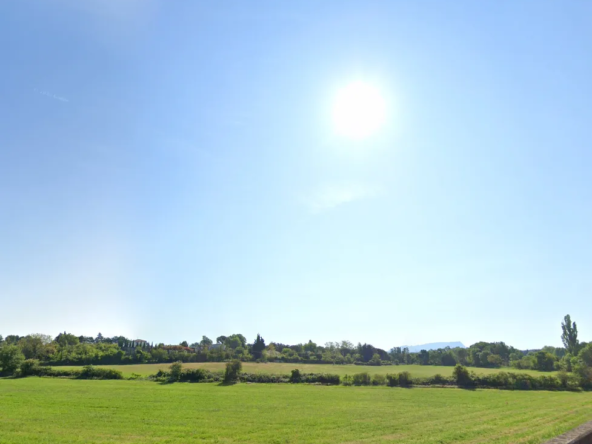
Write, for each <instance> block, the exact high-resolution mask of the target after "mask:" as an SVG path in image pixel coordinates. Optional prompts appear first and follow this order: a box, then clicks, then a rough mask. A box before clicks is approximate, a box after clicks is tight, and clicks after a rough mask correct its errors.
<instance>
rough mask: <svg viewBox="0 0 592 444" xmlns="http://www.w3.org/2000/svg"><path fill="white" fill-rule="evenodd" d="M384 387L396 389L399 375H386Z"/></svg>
mask: <svg viewBox="0 0 592 444" xmlns="http://www.w3.org/2000/svg"><path fill="white" fill-rule="evenodd" d="M386 385H388V386H389V387H396V386H398V385H399V375H398V374H396V373H395V374H391V373H387V375H386Z"/></svg>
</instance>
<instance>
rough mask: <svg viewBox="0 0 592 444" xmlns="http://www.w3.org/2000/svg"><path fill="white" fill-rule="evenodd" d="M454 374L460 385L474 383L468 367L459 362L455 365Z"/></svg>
mask: <svg viewBox="0 0 592 444" xmlns="http://www.w3.org/2000/svg"><path fill="white" fill-rule="evenodd" d="M452 376H453V377H454V380H455V381H456V383H457V384H458V385H459V386H460V387H466V386H468V385H472V384H473V379H472V378H471V375H470V374H469V371H468V370H467V368H466V367H463V366H462V365H460V364H457V365H456V366H455V367H454V370H453V371H452Z"/></svg>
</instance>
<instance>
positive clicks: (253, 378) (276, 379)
mask: <svg viewBox="0 0 592 444" xmlns="http://www.w3.org/2000/svg"><path fill="white" fill-rule="evenodd" d="M239 380H240V381H241V382H255V383H260V384H278V383H287V382H290V377H289V376H288V375H273V374H268V373H242V374H241V375H240V378H239Z"/></svg>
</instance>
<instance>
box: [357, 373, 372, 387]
mask: <svg viewBox="0 0 592 444" xmlns="http://www.w3.org/2000/svg"><path fill="white" fill-rule="evenodd" d="M353 378H354V379H353V383H354V385H370V384H371V383H372V379H371V378H370V375H369V374H368V372H364V373H356V374H355V375H354V377H353Z"/></svg>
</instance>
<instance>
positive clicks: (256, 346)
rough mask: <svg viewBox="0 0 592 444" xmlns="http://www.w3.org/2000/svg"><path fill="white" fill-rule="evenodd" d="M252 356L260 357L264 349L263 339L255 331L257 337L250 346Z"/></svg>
mask: <svg viewBox="0 0 592 444" xmlns="http://www.w3.org/2000/svg"><path fill="white" fill-rule="evenodd" d="M251 350H252V353H253V357H254V358H255V359H260V358H261V357H262V356H263V350H265V340H264V339H263V338H262V337H261V335H259V333H257V338H256V339H255V342H254V343H253V346H252V347H251Z"/></svg>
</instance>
